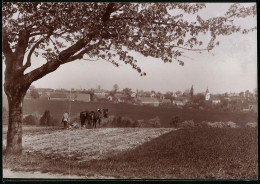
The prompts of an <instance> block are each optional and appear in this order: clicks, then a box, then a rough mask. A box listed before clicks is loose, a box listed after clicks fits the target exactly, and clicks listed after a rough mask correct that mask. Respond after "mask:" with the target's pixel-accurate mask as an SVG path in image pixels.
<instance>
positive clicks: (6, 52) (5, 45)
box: [3, 28, 13, 62]
mask: <svg viewBox="0 0 260 184" xmlns="http://www.w3.org/2000/svg"><path fill="white" fill-rule="evenodd" d="M3 53H4V55H5V57H7V58H8V57H11V56H12V54H13V52H12V49H11V47H10V44H9V42H8V34H7V31H6V29H5V28H3ZM5 62H6V59H5Z"/></svg>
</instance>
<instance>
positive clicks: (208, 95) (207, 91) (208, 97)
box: [205, 87, 210, 101]
mask: <svg viewBox="0 0 260 184" xmlns="http://www.w3.org/2000/svg"><path fill="white" fill-rule="evenodd" d="M209 99H210V93H209V89H208V87H207V90H206V93H205V100H206V101H208V100H209Z"/></svg>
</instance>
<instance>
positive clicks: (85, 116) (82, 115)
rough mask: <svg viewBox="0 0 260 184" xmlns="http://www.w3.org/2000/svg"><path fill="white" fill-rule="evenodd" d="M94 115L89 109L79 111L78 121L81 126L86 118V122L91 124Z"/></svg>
mask: <svg viewBox="0 0 260 184" xmlns="http://www.w3.org/2000/svg"><path fill="white" fill-rule="evenodd" d="M93 119H94V115H93V113H92V111H91V112H89V111H82V112H80V122H81V127H83V126H85V122H86V120H87V122H88V124H91V122H93Z"/></svg>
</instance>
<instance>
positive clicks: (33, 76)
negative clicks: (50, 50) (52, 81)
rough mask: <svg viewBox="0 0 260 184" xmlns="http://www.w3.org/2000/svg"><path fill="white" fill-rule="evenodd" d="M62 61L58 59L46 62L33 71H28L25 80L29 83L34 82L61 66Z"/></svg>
mask: <svg viewBox="0 0 260 184" xmlns="http://www.w3.org/2000/svg"><path fill="white" fill-rule="evenodd" d="M59 66H60V63H59V61H58V60H53V61H50V62H47V63H46V64H44V65H42V66H41V67H39V68H36V69H34V70H33V71H31V72H29V73H27V74H25V75H24V78H25V80H26V81H27V82H28V83H30V84H31V83H32V82H34V81H36V80H38V79H40V78H42V77H44V76H45V75H47V74H49V73H51V72H53V71H55V70H56V69H57V68H59Z"/></svg>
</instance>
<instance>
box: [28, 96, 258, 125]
mask: <svg viewBox="0 0 260 184" xmlns="http://www.w3.org/2000/svg"><path fill="white" fill-rule="evenodd" d="M98 107H99V108H108V110H109V115H114V116H122V117H128V118H131V119H133V120H149V119H152V118H155V117H159V119H160V122H161V124H162V126H163V127H169V124H170V122H171V120H172V117H174V116H179V117H180V121H185V120H193V121H194V122H195V123H197V122H201V121H233V122H236V123H237V124H238V125H239V126H243V125H244V124H245V123H247V122H257V114H256V113H234V112H219V111H206V110H196V109H178V108H173V107H172V108H169V107H151V106H136V105H129V104H112V103H97V102H88V103H86V102H71V116H72V117H79V113H80V112H81V111H84V110H95V109H96V108H98ZM68 109H69V102H64V101H47V100H25V101H24V109H23V113H24V114H32V113H34V112H37V113H39V114H40V115H42V114H43V113H44V111H45V110H49V111H50V113H51V115H52V116H53V117H54V118H56V119H58V120H60V119H61V116H62V114H63V113H64V112H65V111H67V110H68Z"/></svg>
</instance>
